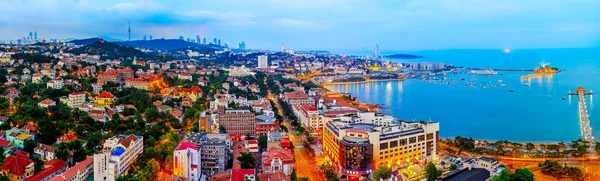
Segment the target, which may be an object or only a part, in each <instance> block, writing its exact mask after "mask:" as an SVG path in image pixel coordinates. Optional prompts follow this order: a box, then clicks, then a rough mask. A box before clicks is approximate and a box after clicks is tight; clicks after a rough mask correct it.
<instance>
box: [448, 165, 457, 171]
mask: <svg viewBox="0 0 600 181" xmlns="http://www.w3.org/2000/svg"><path fill="white" fill-rule="evenodd" d="M456 168H457V166H456V164H451V165H450V168H449V169H450V170H456Z"/></svg>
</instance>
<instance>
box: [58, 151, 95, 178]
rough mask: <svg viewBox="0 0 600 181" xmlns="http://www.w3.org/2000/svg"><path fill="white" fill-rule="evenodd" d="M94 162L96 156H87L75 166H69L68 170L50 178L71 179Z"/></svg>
mask: <svg viewBox="0 0 600 181" xmlns="http://www.w3.org/2000/svg"><path fill="white" fill-rule="evenodd" d="M93 163H94V157H87V158H86V159H85V160H83V161H82V162H79V163H77V164H75V166H73V167H71V168H69V169H68V170H67V171H65V172H63V173H62V174H60V175H57V176H55V177H54V178H52V179H50V181H67V180H71V179H72V178H73V177H75V176H77V172H78V171H82V170H84V169H85V168H86V167H87V166H88V165H90V164H93Z"/></svg>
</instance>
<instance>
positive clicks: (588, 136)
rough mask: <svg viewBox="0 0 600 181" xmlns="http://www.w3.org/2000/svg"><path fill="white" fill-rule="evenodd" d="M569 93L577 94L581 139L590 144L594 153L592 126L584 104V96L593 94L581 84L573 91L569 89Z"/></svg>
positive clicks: (594, 141) (594, 143) (594, 142)
mask: <svg viewBox="0 0 600 181" xmlns="http://www.w3.org/2000/svg"><path fill="white" fill-rule="evenodd" d="M569 95H577V97H578V100H579V101H578V102H579V106H578V108H579V123H580V124H581V136H582V137H583V141H586V142H588V143H589V144H590V147H589V149H590V152H591V153H595V149H594V148H595V145H596V140H595V139H594V136H593V135H592V127H591V126H590V118H589V115H588V111H587V106H586V104H585V96H586V95H590V96H591V95H593V93H592V91H589V92H588V91H586V90H585V89H584V88H583V87H582V86H579V88H577V90H576V91H575V92H571V91H569Z"/></svg>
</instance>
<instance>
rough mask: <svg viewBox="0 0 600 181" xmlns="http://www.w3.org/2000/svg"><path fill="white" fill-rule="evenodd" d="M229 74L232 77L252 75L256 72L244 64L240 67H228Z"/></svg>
mask: <svg viewBox="0 0 600 181" xmlns="http://www.w3.org/2000/svg"><path fill="white" fill-rule="evenodd" d="M228 71H229V76H232V77H245V76H248V75H254V74H256V73H254V72H252V71H250V69H249V68H246V66H244V65H242V66H241V67H233V68H232V69H229V70H228Z"/></svg>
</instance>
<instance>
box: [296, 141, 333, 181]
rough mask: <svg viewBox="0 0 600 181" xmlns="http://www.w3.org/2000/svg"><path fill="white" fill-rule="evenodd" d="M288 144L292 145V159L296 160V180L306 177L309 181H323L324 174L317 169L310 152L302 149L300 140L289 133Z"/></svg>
mask: <svg viewBox="0 0 600 181" xmlns="http://www.w3.org/2000/svg"><path fill="white" fill-rule="evenodd" d="M289 135H290V142H292V144H293V145H294V159H295V160H296V174H297V175H298V178H300V177H308V180H310V181H325V174H324V173H323V171H322V170H320V169H319V165H317V163H316V162H315V160H314V158H313V157H312V156H311V155H310V152H309V151H308V150H307V149H306V148H304V144H303V143H302V141H301V140H299V139H296V136H295V135H294V134H293V133H291V134H289Z"/></svg>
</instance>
